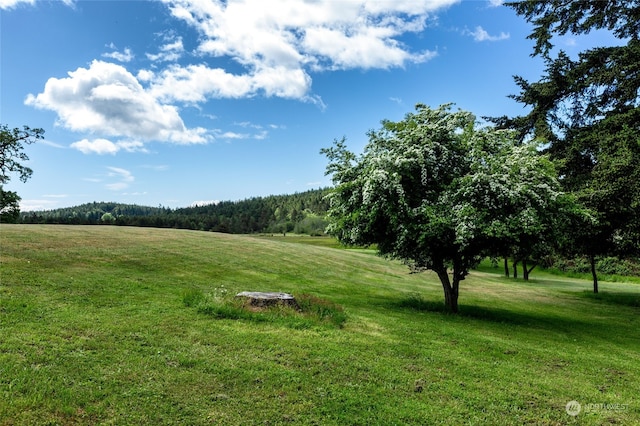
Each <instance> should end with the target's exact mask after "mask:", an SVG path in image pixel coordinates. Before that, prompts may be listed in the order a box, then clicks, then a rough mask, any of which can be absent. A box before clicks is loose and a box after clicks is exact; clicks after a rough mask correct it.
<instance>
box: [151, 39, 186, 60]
mask: <svg viewBox="0 0 640 426" xmlns="http://www.w3.org/2000/svg"><path fill="white" fill-rule="evenodd" d="M183 53H184V46H183V45H182V37H177V38H176V39H175V40H172V41H171V42H170V43H167V44H165V45H163V46H161V47H160V52H159V53H156V54H151V53H147V58H148V59H149V60H151V61H162V62H172V61H177V60H178V59H180V57H181V56H182V54H183Z"/></svg>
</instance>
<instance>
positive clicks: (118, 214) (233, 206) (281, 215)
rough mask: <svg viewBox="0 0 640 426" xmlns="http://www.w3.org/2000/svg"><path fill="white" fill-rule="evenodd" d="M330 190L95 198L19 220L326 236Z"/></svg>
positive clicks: (26, 215) (22, 216)
mask: <svg viewBox="0 0 640 426" xmlns="http://www.w3.org/2000/svg"><path fill="white" fill-rule="evenodd" d="M328 191H329V189H317V190H311V191H306V192H301V193H296V194H291V195H272V196H268V197H253V198H249V199H246V200H242V201H222V202H219V203H217V204H209V205H205V206H198V207H185V208H179V209H170V208H167V207H162V206H160V207H147V206H138V205H134V204H119V203H105V202H94V203H87V204H82V205H79V206H75V207H68V208H61V209H55V210H48V211H35V212H24V213H22V214H21V215H20V222H21V223H39V224H65V225H103V224H111V225H121V226H147V227H156V228H180V229H194V230H202V231H214V232H225V233H231V234H251V233H259V232H269V233H286V232H295V233H300V234H310V235H321V234H323V233H324V229H325V227H326V225H327V222H326V221H325V219H324V217H325V214H326V212H327V209H328V208H329V204H328V201H327V200H326V199H325V195H326V194H327V193H328Z"/></svg>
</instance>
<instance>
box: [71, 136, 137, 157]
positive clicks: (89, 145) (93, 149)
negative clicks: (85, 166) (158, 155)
mask: <svg viewBox="0 0 640 426" xmlns="http://www.w3.org/2000/svg"><path fill="white" fill-rule="evenodd" d="M71 148H74V149H77V150H78V151H80V152H82V153H83V154H98V155H103V154H112V155H113V154H116V153H117V152H118V151H120V150H125V151H127V152H148V151H147V150H146V149H145V147H144V144H143V143H142V142H140V141H117V142H112V141H110V140H108V139H102V138H98V139H94V140H91V141H90V140H88V139H86V138H85V139H82V140H80V141H77V142H74V143H72V144H71Z"/></svg>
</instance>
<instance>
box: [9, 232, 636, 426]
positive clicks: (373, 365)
mask: <svg viewBox="0 0 640 426" xmlns="http://www.w3.org/2000/svg"><path fill="white" fill-rule="evenodd" d="M318 241H319V240H318ZM318 241H314V242H313V243H312V244H299V243H300V242H302V243H305V242H308V241H306V240H295V239H283V238H269V237H264V238H255V237H247V236H233V235H223V234H214V233H205V232H195V231H181V230H168V229H147V228H125V227H112V226H93V227H81V226H73V227H65V226H40V225H27V226H22V225H2V226H1V227H0V255H1V257H0V260H1V266H0V268H1V269H0V425H27V424H29V425H31V424H38V425H40V424H52V425H53V424H62V425H66V424H114V425H127V424H131V425H141V424H150V425H151V424H152V425H159V424H189V425H201V424H202V425H204V424H221V425H252V424H256V425H258V424H260V425H264V424H270V425H276V424H300V425H373V424H380V425H394V424H398V425H402V424H429V425H437V424H469V425H487V424H489V425H491V424H495V425H509V424H513V425H520V424H532V425H545V424H548V425H564V424H580V425H600V424H625V425H633V424H640V397H639V395H640V316H639V314H640V285H638V284H625V283H608V282H603V283H601V291H602V294H601V295H600V296H599V297H598V298H594V297H592V296H591V295H590V294H589V292H588V290H589V289H590V283H589V282H588V281H579V280H573V279H564V278H561V277H557V276H543V277H542V278H538V279H535V278H536V275H535V273H534V275H533V278H534V279H532V280H531V281H530V282H527V283H525V282H523V281H521V280H518V281H515V280H513V279H506V278H503V277H501V276H500V275H499V271H500V270H499V269H498V270H497V271H496V273H495V274H493V273H491V272H486V271H483V272H474V273H472V274H471V276H469V277H468V279H467V280H465V281H463V282H462V285H461V295H460V309H461V314H460V315H457V316H454V315H447V314H445V313H443V312H442V300H443V296H442V290H441V287H440V284H439V283H438V282H437V280H436V277H435V276H434V275H432V274H430V273H424V274H409V273H408V270H407V269H406V268H405V267H404V266H403V265H401V264H398V263H394V262H389V261H386V260H384V259H381V258H379V257H377V256H374V255H372V254H371V252H367V251H354V250H337V249H336V248H334V247H328V246H323V245H330V244H329V243H327V242H326V241H325V242H318ZM244 290H252V291H284V292H290V293H293V294H294V295H299V294H307V295H311V296H313V297H314V298H316V299H317V300H318V301H321V302H322V301H323V302H327V303H329V304H332V306H338V305H339V306H338V307H341V308H342V309H343V310H344V314H345V315H346V322H344V323H342V325H341V326H340V324H338V325H336V324H334V323H331V322H326V321H322V319H321V318H320V319H319V318H316V317H312V316H305V315H304V314H298V313H295V312H272V313H269V314H260V313H257V314H255V315H252V314H248V315H247V316H239V317H236V318H232V316H231V315H229V316H228V317H226V318H225V315H213V314H212V312H214V311H215V312H220V309H218V308H220V307H221V306H227V305H229V306H230V305H233V300H232V299H233V297H232V296H233V295H234V294H235V293H237V292H239V291H244ZM316 299H314V300H316ZM194 300H195V301H197V303H195V302H194ZM214 308H215V309H214ZM572 400H575V401H578V402H579V403H580V404H581V411H580V413H579V414H578V415H577V416H571V415H569V414H567V410H566V409H565V408H566V406H567V403H568V402H569V401H572Z"/></svg>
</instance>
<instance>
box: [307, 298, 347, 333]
mask: <svg viewBox="0 0 640 426" xmlns="http://www.w3.org/2000/svg"><path fill="white" fill-rule="evenodd" d="M296 301H297V302H298V306H300V310H301V311H302V312H303V313H305V314H308V315H311V316H315V317H317V318H318V319H319V320H320V321H324V322H329V323H331V324H333V325H335V326H336V327H338V328H342V327H343V326H344V323H345V322H346V321H347V314H346V313H345V312H344V309H343V308H342V306H340V305H338V304H337V303H333V302H331V301H329V300H325V299H321V298H319V297H317V296H313V295H311V294H301V295H300V296H298V297H296Z"/></svg>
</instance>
